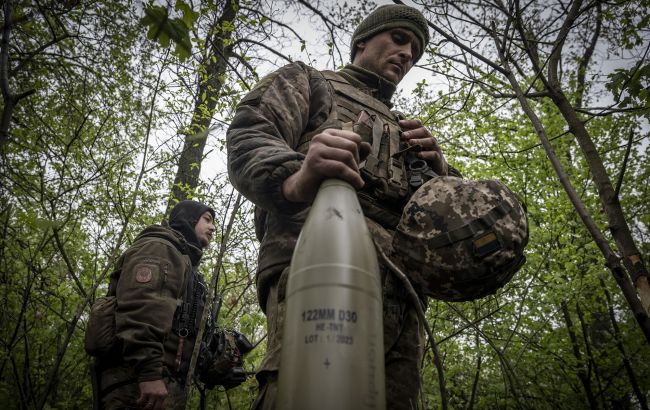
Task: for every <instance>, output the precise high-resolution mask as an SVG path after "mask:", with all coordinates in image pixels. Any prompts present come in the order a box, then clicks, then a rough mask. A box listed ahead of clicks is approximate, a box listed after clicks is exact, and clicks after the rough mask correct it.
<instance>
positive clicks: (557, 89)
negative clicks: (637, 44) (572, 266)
mask: <svg viewBox="0 0 650 410" xmlns="http://www.w3.org/2000/svg"><path fill="white" fill-rule="evenodd" d="M581 4H582V2H581V1H576V2H575V3H573V4H572V5H571V9H570V10H569V11H568V13H567V18H566V20H565V21H564V23H563V25H562V28H561V29H560V31H559V33H558V36H557V38H556V40H555V47H554V50H553V53H552V54H551V56H550V58H549V60H548V71H547V73H548V77H547V78H544V76H543V75H541V73H540V78H541V79H542V81H543V82H544V84H545V85H546V87H547V89H548V92H549V94H550V96H551V100H553V103H555V105H556V106H557V107H558V109H559V111H560V114H562V117H563V118H564V120H565V121H566V122H567V125H568V126H569V130H570V131H571V133H572V134H573V135H575V137H576V140H577V141H578V145H579V146H580V149H581V150H582V153H583V155H584V156H585V160H586V161H587V165H588V167H589V172H590V173H591V175H592V177H593V180H594V183H595V184H596V189H597V190H598V196H599V198H600V202H601V204H602V206H603V210H604V211H605V215H607V221H608V224H609V230H610V232H611V234H612V237H613V238H614V241H615V242H616V246H617V247H618V250H619V252H620V253H621V256H622V257H623V265H624V266H625V268H626V270H627V272H628V274H629V275H630V278H631V279H632V283H633V284H634V286H635V287H636V289H637V292H639V295H640V296H641V303H642V304H643V308H644V309H645V312H646V315H647V314H650V286H648V269H647V267H646V266H645V264H644V263H643V259H641V253H640V252H639V249H638V248H637V246H636V243H635V242H634V238H633V237H632V233H631V232H630V227H629V225H628V224H627V220H626V219H625V215H624V213H623V209H622V208H621V203H620V202H619V199H618V195H617V194H616V192H615V190H614V187H613V186H612V183H611V181H610V179H609V175H608V174H607V170H606V169H605V165H604V164H603V160H602V158H601V157H600V154H599V153H598V150H597V149H596V144H594V141H593V139H592V138H591V136H590V135H589V132H588V131H587V128H586V127H585V124H584V122H583V121H582V120H581V119H580V118H579V117H578V113H577V112H576V110H575V108H574V107H573V106H572V105H571V102H570V101H569V99H568V98H567V97H566V95H565V94H564V92H563V91H562V85H561V84H560V81H559V77H558V69H559V64H560V61H561V56H562V48H563V45H564V41H565V39H566V37H567V36H568V34H569V31H570V30H571V27H572V26H573V24H574V23H575V21H576V20H577V19H578V18H579V17H580V8H581Z"/></svg>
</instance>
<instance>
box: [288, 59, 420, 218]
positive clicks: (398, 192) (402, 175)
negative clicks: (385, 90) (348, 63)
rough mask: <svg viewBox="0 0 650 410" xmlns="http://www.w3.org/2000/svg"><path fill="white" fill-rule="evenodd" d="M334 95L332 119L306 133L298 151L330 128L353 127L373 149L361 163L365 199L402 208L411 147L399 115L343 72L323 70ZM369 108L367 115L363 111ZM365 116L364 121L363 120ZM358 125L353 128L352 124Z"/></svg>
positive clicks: (406, 198)
mask: <svg viewBox="0 0 650 410" xmlns="http://www.w3.org/2000/svg"><path fill="white" fill-rule="evenodd" d="M321 74H322V75H323V77H324V78H325V80H326V81H327V83H328V85H329V88H330V93H331V95H332V97H333V105H332V110H331V112H330V113H329V117H328V119H327V120H326V121H325V122H324V123H323V124H322V125H321V126H319V127H318V128H317V129H316V130H313V131H310V132H307V133H305V134H304V135H303V136H302V138H301V142H300V144H299V146H298V151H299V152H302V153H306V152H307V148H308V147H309V141H310V140H311V138H312V137H313V136H314V135H316V134H318V133H320V132H322V131H323V130H325V129H326V128H338V129H350V130H353V131H354V132H356V133H357V134H359V135H360V136H361V138H362V140H363V141H365V142H368V143H369V144H370V145H371V147H372V150H371V152H370V154H369V155H368V157H367V158H366V159H365V161H363V162H362V163H360V164H359V168H360V170H361V176H362V177H363V179H364V181H365V183H366V185H365V186H364V188H363V189H362V191H360V192H359V196H360V197H361V198H362V199H364V198H365V199H367V200H370V201H373V202H374V201H379V202H380V203H381V204H382V205H383V206H386V207H388V208H391V209H394V210H395V211H399V210H401V208H402V206H403V205H404V204H405V203H406V201H407V200H408V198H409V196H410V192H409V191H410V189H409V181H410V179H411V178H410V176H409V175H407V174H409V171H408V167H407V166H406V164H405V155H404V153H405V152H407V151H409V148H408V147H407V145H406V144H405V143H404V142H401V140H400V134H401V129H400V127H399V125H398V123H397V121H398V117H397V115H396V114H395V113H393V112H391V111H390V110H389V109H388V107H387V106H386V105H384V104H383V103H381V102H380V101H379V100H377V99H375V98H374V97H372V96H370V95H368V94H366V93H365V92H363V91H362V90H360V89H358V88H356V87H355V86H353V85H351V84H350V83H348V82H347V81H346V80H345V79H344V78H343V77H341V76H340V75H339V74H337V73H335V72H332V71H322V72H321ZM363 111H365V113H366V114H367V115H366V114H362V115H361V116H360V114H361V113H362V112H363ZM361 117H363V118H365V119H364V120H363V121H359V119H360V118H361ZM351 124H354V126H353V127H350V125H351Z"/></svg>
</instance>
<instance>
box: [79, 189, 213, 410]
mask: <svg viewBox="0 0 650 410" xmlns="http://www.w3.org/2000/svg"><path fill="white" fill-rule="evenodd" d="M214 216H215V214H214V210H213V209H212V208H210V207H209V206H206V205H203V204H201V203H199V202H196V201H189V200H188V201H182V202H180V203H179V204H177V205H176V206H175V207H174V208H173V209H172V211H171V213H170V217H169V223H168V224H167V223H163V225H152V226H149V227H147V228H145V229H144V230H143V231H142V232H141V233H140V234H139V235H138V237H137V238H136V240H135V241H134V242H133V245H131V247H129V249H127V250H126V252H124V254H122V256H121V258H120V260H119V262H118V266H117V268H116V270H115V272H114V273H113V274H112V275H111V280H110V285H109V291H108V296H115V301H116V302H115V336H116V340H117V341H116V346H114V348H112V349H111V351H110V352H108V353H106V354H103V355H100V356H99V357H97V358H96V362H95V363H96V364H95V367H96V372H95V374H96V375H97V378H98V380H97V383H96V385H97V389H98V392H97V393H98V396H99V397H98V400H96V402H99V406H100V408H102V409H107V410H111V409H184V408H185V402H186V397H185V381H186V379H187V372H188V368H189V362H190V358H191V355H192V350H193V348H194V344H195V342H196V334H197V331H198V326H199V323H200V320H201V315H202V312H203V308H204V305H205V296H206V287H205V282H204V280H203V277H202V275H201V274H200V273H199V272H198V270H197V267H198V265H199V262H200V260H201V256H202V254H203V250H204V249H205V248H207V247H208V246H209V244H210V241H211V240H212V237H213V235H214V232H215V227H214ZM93 337H100V335H92V334H87V335H86V338H87V340H88V339H89V338H90V339H91V340H92V338H93Z"/></svg>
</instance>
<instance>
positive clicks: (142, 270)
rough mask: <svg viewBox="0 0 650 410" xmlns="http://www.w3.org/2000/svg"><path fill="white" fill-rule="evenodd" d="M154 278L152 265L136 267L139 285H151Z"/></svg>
mask: <svg viewBox="0 0 650 410" xmlns="http://www.w3.org/2000/svg"><path fill="white" fill-rule="evenodd" d="M152 278H153V268H152V267H151V265H136V267H135V280H136V281H137V282H139V283H149V282H151V279H152Z"/></svg>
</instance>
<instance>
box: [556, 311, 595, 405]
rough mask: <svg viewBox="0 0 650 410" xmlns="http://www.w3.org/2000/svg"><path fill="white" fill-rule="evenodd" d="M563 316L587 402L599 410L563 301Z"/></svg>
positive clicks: (569, 316)
mask: <svg viewBox="0 0 650 410" xmlns="http://www.w3.org/2000/svg"><path fill="white" fill-rule="evenodd" d="M562 314H563V315H564V322H565V323H566V328H567V331H568V332H569V338H570V339H571V347H572V349H573V356H575V358H576V361H577V368H578V378H579V379H580V382H581V383H582V387H583V388H584V389H585V394H586V395H587V400H588V401H589V408H591V409H598V406H597V405H596V398H595V397H594V393H593V392H592V391H591V381H590V380H589V375H588V373H587V372H586V371H585V369H584V363H583V360H582V354H581V353H580V345H579V344H578V337H577V336H576V333H575V330H574V329H573V320H571V313H570V312H569V308H568V307H567V304H566V301H562Z"/></svg>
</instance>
